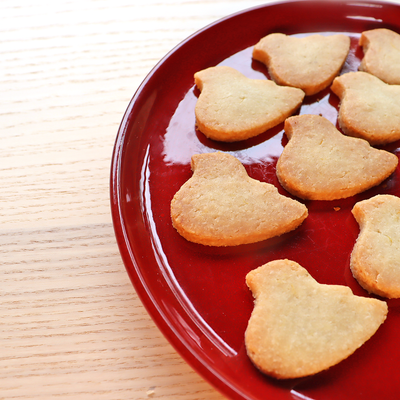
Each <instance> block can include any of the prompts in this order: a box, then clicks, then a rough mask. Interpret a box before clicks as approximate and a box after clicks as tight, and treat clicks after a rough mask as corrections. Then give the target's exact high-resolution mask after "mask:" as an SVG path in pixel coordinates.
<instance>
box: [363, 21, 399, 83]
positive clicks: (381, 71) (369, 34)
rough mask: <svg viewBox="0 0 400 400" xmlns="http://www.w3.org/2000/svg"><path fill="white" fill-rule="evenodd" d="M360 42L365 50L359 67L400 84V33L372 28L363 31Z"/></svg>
mask: <svg viewBox="0 0 400 400" xmlns="http://www.w3.org/2000/svg"><path fill="white" fill-rule="evenodd" d="M359 43H360V46H362V47H363V50H364V57H363V59H362V60H361V64H360V67H359V69H360V70H361V71H365V72H368V73H370V74H372V75H375V76H377V77H378V78H379V79H381V80H382V81H384V82H386V83H389V84H394V85H400V35H399V34H398V33H397V32H394V31H392V30H390V29H385V28H379V29H372V30H369V31H365V32H362V34H361V38H360V42H359Z"/></svg>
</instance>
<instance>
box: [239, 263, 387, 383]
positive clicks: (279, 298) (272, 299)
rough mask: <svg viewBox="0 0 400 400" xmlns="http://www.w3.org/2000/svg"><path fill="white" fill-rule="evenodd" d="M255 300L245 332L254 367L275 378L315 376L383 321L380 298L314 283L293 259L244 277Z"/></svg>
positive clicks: (361, 343)
mask: <svg viewBox="0 0 400 400" xmlns="http://www.w3.org/2000/svg"><path fill="white" fill-rule="evenodd" d="M246 283H247V285H248V286H249V288H250V289H251V291H252V293H253V296H254V298H255V304H254V309H253V312H252V314H251V317H250V320H249V323H248V327H247V329H246V333H245V344H246V349H247V353H248V355H249V357H250V359H251V360H252V361H253V363H254V364H255V366H256V367H257V368H259V369H260V370H261V371H262V372H264V373H265V374H268V375H270V376H272V377H275V378H279V379H287V378H299V377H303V376H307V375H312V374H316V373H318V372H320V371H323V370H325V369H328V368H329V367H331V366H333V365H335V364H338V363H339V362H340V361H342V360H344V359H345V358H347V357H349V356H350V355H351V354H352V353H354V351H356V350H357V349H358V348H359V347H360V346H362V345H363V344H364V343H365V342H366V341H367V340H368V339H370V338H371V336H373V335H374V333H375V332H376V331H377V329H378V328H379V326H380V325H381V324H382V323H383V322H384V321H385V319H386V315H387V312H388V307H387V304H386V302H384V301H381V300H377V299H371V298H366V297H359V296H355V295H354V294H353V293H352V291H351V290H350V288H348V287H347V286H339V285H324V284H319V283H318V282H317V281H315V280H314V278H312V277H311V275H310V274H309V273H308V272H307V270H306V269H304V268H303V267H301V266H300V265H299V264H297V263H296V262H294V261H290V260H276V261H271V262H269V263H267V264H265V265H263V266H261V267H259V268H257V269H255V270H253V271H251V272H250V273H248V275H247V276H246Z"/></svg>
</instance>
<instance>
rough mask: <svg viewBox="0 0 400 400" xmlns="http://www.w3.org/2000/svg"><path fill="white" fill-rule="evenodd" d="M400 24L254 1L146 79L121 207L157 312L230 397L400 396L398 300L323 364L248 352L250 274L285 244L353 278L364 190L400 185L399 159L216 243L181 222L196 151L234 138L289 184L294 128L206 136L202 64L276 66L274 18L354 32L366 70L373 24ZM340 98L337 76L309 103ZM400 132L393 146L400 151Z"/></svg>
mask: <svg viewBox="0 0 400 400" xmlns="http://www.w3.org/2000/svg"><path fill="white" fill-rule="evenodd" d="M380 27H387V28H390V29H393V30H395V31H397V32H400V7H399V6H397V5H394V4H390V3H379V2H368V3H367V2H362V1H344V2H343V1H318V2H309V1H292V2H283V3H276V4H272V5H267V6H261V7H257V8H254V9H250V10H246V11H244V12H240V13H238V14H235V15H232V16H229V17H227V18H225V19H222V20H220V21H218V22H216V23H214V24H212V25H210V26H208V27H206V28H204V29H203V30H201V31H199V32H197V33H196V34H194V35H193V36H191V37H189V38H188V39H187V40H185V41H184V42H183V43H181V44H180V45H179V46H178V47H176V48H175V49H174V50H173V51H172V52H171V53H169V54H168V55H167V56H166V57H165V58H164V59H162V60H161V62H160V63H159V64H158V65H157V66H156V67H155V68H154V69H153V70H152V72H151V73H150V74H149V75H148V77H147V78H146V79H145V81H144V82H143V83H142V85H141V86H140V88H139V89H138V91H137V92H136V94H135V95H134V97H133V99H132V101H131V102H130V104H129V106H128V109H127V111H126V113H125V115H124V118H123V120H122V123H121V126H120V128H119V131H118V136H117V139H116V144H115V149H114V154H113V160H112V171H111V208H112V216H113V222H114V227H115V232H116V237H117V241H118V245H119V248H120V251H121V255H122V258H123V261H124V263H125V265H126V269H127V271H128V273H129V276H130V278H131V280H132V282H133V285H134V287H135V289H136V291H137V293H138V294H139V296H140V298H141V300H142V301H143V304H144V305H145V306H146V308H147V310H148V312H149V313H150V315H151V316H152V318H153V319H154V321H155V322H156V324H157V325H158V327H159V328H160V330H161V331H162V332H163V334H164V335H165V336H166V337H167V339H168V340H169V341H170V342H171V343H172V345H173V346H174V347H175V348H176V350H177V351H178V352H179V353H180V354H181V355H182V357H183V358H184V359H185V360H186V361H187V362H188V363H189V364H190V365H191V366H192V367H193V368H194V369H195V370H196V371H197V372H199V373H200V374H201V375H202V376H203V377H204V378H205V379H206V380H208V381H209V382H210V383H211V384H213V385H214V386H215V387H216V388H217V389H218V390H219V391H220V392H221V393H223V394H224V395H225V396H226V397H228V398H231V399H260V400H261V399H263V400H265V399H273V400H286V399H291V400H293V399H315V400H317V399H318V400H320V399H321V400H322V399H323V400H328V399H341V400H343V399H352V400H354V399H378V398H379V399H395V398H397V397H398V396H400V376H399V373H398V370H397V366H398V365H399V363H400V341H399V340H398V337H399V335H400V319H399V305H400V302H399V301H397V300H391V301H389V302H388V304H389V315H388V318H387V320H386V322H385V323H384V324H383V325H382V326H381V328H380V329H379V330H378V332H377V333H376V334H375V335H374V336H373V338H372V339H371V340H369V341H368V342H367V343H366V344H365V345H364V346H362V347H361V348H360V349H358V350H357V351H356V352H355V353H354V354H353V355H352V356H350V357H349V358H348V359H347V360H345V361H343V362H341V363H340V364H338V365H336V366H334V367H332V368H331V369H329V370H327V371H324V372H322V373H320V374H317V375H315V376H312V377H308V378H304V379H297V380H287V381H276V380H274V379H271V378H269V377H267V376H264V375H263V374H261V373H260V372H259V371H258V370H257V369H256V368H255V367H254V366H253V365H252V363H251V362H250V361H249V359H248V357H247V355H246V351H245V348H244V340H243V339H244V332H245V329H246V326H247V322H248V319H249V317H250V313H251V311H252V309H253V298H252V295H251V293H250V291H249V289H248V288H247V287H246V284H245V275H246V274H247V273H248V272H249V271H250V270H252V269H254V268H257V267H258V266H260V265H262V264H264V263H266V262H268V261H271V260H274V259H279V258H289V259H292V260H294V261H297V262H298V263H300V264H301V265H302V266H304V267H305V268H307V269H308V271H309V272H310V273H311V275H312V276H313V277H314V278H315V279H316V280H317V281H318V282H320V283H327V284H339V285H347V286H349V287H350V288H351V289H352V290H353V292H354V293H355V294H357V295H361V296H368V294H367V293H366V292H365V291H364V290H363V289H362V288H361V287H360V286H359V285H358V283H357V282H356V281H355V280H354V279H353V277H352V275H351V272H350V270H349V257H350V253H351V250H352V248H353V245H354V242H355V240H356V237H357V235H358V232H359V228H358V225H357V223H356V221H355V220H354V218H353V216H352V214H351V208H352V207H353V205H354V204H355V202H357V201H359V200H362V199H365V198H368V197H371V196H373V195H375V194H377V193H391V194H395V195H400V189H399V170H397V171H396V172H395V173H394V174H393V175H392V176H391V177H390V178H389V179H387V180H386V181H385V182H384V183H383V184H381V185H380V186H378V187H376V188H374V189H372V190H369V191H368V192H365V193H363V194H361V195H358V196H355V197H352V198H349V199H345V200H339V201H332V202H318V201H308V202H305V204H306V205H307V207H308V209H309V217H308V218H307V219H306V221H305V222H304V223H303V224H302V225H301V227H300V228H298V229H297V230H295V231H294V232H291V233H289V234H286V235H283V236H282V237H280V238H276V239H272V240H269V241H264V242H261V243H256V244H252V245H245V246H238V247H228V248H212V247H205V246H202V245H197V244H194V243H190V242H187V241H186V240H185V239H183V238H182V237H181V236H179V234H178V233H177V232H176V231H175V230H174V228H173V227H172V225H171V219H170V208H169V207H170V202H171V199H172V197H173V195H174V194H175V193H176V191H177V190H178V189H179V188H180V186H181V185H182V184H183V183H184V182H185V181H186V180H187V179H189V178H190V177H191V175H192V173H191V169H190V158H191V156H192V155H193V154H195V153H203V152H211V151H215V150H220V151H225V152H229V153H231V154H233V155H234V156H236V157H237V158H238V159H239V160H240V161H241V162H242V163H243V164H244V165H245V167H246V169H247V171H248V173H249V175H250V176H251V177H253V178H255V179H258V180H260V181H265V182H270V183H272V184H274V185H276V186H277V187H278V189H279V191H280V192H281V193H282V194H285V195H288V196H289V194H288V193H286V192H285V191H284V190H283V189H282V188H281V186H280V185H279V183H278V181H277V178H276V175H275V166H276V161H277V158H278V157H279V155H280V153H281V151H282V148H283V146H284V145H285V143H286V141H285V136H284V132H283V125H282V124H281V125H280V126H278V127H276V128H275V129H272V130H271V131H268V132H265V133H264V134H262V135H260V136H258V137H256V138H254V139H251V140H248V141H244V142H240V143H236V144H223V143H217V142H213V141H211V140H208V139H206V138H205V136H204V135H203V134H201V133H200V132H198V131H197V130H196V129H195V116H194V106H195V103H196V100H197V96H198V92H197V90H196V88H195V86H194V81H193V74H194V73H195V72H196V71H199V70H202V69H204V68H207V67H210V66H215V65H218V64H224V65H230V66H233V67H234V68H236V69H238V70H239V71H241V72H242V73H244V74H245V75H247V76H248V77H251V78H267V77H268V74H267V71H266V69H265V67H264V66H263V65H261V64H260V63H259V62H257V61H253V60H252V57H251V53H252V46H253V45H254V44H255V43H256V42H258V40H259V39H260V38H262V37H263V36H265V35H267V34H269V33H272V32H283V33H286V34H291V35H305V34H309V33H313V32H321V33H323V34H329V33H331V32H341V33H346V34H348V35H349V36H350V37H351V51H350V54H349V56H348V60H347V62H346V64H345V66H344V68H343V72H346V71H349V70H356V69H357V67H358V65H359V62H360V59H361V57H362V55H363V53H362V49H361V48H360V47H359V46H358V38H359V36H360V33H361V32H362V31H363V30H368V29H374V28H380ZM337 107H338V99H337V97H336V96H335V95H334V94H333V93H331V92H330V90H329V89H326V90H324V91H323V92H321V93H319V94H317V95H315V96H312V97H309V98H306V100H305V102H304V104H303V106H302V107H301V109H300V114H305V113H310V114H322V115H323V116H325V117H326V118H328V119H329V120H331V121H332V122H334V123H336V118H337ZM399 145H400V144H399V143H395V144H393V145H390V146H387V147H386V149H388V150H389V151H392V152H394V153H396V154H398V153H399V148H398V147H399Z"/></svg>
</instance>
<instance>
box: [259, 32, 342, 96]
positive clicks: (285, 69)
mask: <svg viewBox="0 0 400 400" xmlns="http://www.w3.org/2000/svg"><path fill="white" fill-rule="evenodd" d="M349 50H350V38H349V37H348V36H346V35H342V34H338V35H332V36H322V35H310V36H305V37H294V36H287V35H284V34H283V33H271V34H270V35H267V36H265V37H264V38H262V39H261V40H260V41H259V42H258V43H257V44H256V45H255V46H254V49H253V58H254V59H255V60H258V61H261V62H262V63H263V64H265V65H266V66H267V68H268V72H269V74H270V76H271V78H272V79H273V80H274V81H275V82H276V83H277V84H279V85H285V86H293V87H297V88H300V89H302V90H304V92H305V93H306V95H307V96H309V95H313V94H315V93H318V92H320V91H321V90H322V89H325V88H326V87H328V86H329V85H330V83H331V82H332V80H333V78H334V77H335V76H336V75H338V74H339V72H340V70H341V68H342V66H343V64H344V62H345V61H346V58H347V55H348V53H349Z"/></svg>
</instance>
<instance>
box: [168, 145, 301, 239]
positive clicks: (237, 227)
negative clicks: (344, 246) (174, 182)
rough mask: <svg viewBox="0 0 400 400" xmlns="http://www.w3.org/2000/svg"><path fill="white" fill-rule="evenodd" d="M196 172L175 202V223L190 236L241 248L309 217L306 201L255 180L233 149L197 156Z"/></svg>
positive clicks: (290, 227) (179, 192)
mask: <svg viewBox="0 0 400 400" xmlns="http://www.w3.org/2000/svg"><path fill="white" fill-rule="evenodd" d="M192 170H193V176H192V177H191V178H190V179H189V180H188V181H187V182H186V183H184V184H183V185H182V187H181V188H180V189H179V190H178V192H177V193H176V194H175V196H174V198H173V199H172V202H171V217H172V223H173V226H174V227H175V228H176V230H177V231H178V232H179V233H180V234H181V235H182V236H183V237H184V238H186V239H187V240H189V241H191V242H195V243H199V244H203V245H209V246H236V245H240V244H246V243H253V242H258V241H262V240H266V239H269V238H271V237H274V236H279V235H282V234H283V233H285V232H289V231H291V230H293V229H295V228H297V227H298V226H299V225H300V224H301V223H302V222H303V221H304V219H305V218H306V217H307V215H308V211H307V208H306V206H305V205H304V204H302V203H300V202H298V201H296V200H293V199H290V198H289V197H286V196H283V195H281V194H279V192H278V190H277V188H276V187H275V186H274V185H272V184H269V183H265V182H260V181H257V180H255V179H252V178H250V177H249V175H248V174H247V172H246V170H245V168H244V166H243V164H242V163H241V162H240V161H239V160H238V159H237V158H235V157H234V156H232V155H230V154H228V153H222V152H214V153H205V154H197V155H194V156H193V157H192Z"/></svg>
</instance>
